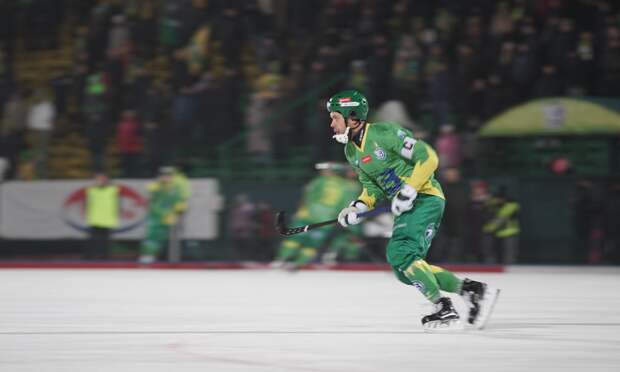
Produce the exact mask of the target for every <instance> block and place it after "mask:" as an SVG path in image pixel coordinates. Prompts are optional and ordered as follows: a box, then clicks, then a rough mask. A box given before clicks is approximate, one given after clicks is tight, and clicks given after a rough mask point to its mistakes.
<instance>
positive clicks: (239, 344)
mask: <svg viewBox="0 0 620 372" xmlns="http://www.w3.org/2000/svg"><path fill="white" fill-rule="evenodd" d="M463 276H468V277H471V278H474V279H479V280H483V281H486V282H488V283H492V284H493V285H495V286H497V287H499V288H501V289H502V293H501V296H500V298H499V301H498V303H497V306H496V309H495V312H494V314H493V316H492V318H491V320H490V322H489V325H488V328H487V329H485V330H482V331H476V330H468V331H466V332H463V333H457V334H427V333H424V332H422V330H421V327H420V318H421V316H422V315H424V313H425V312H427V311H429V310H430V307H429V306H427V305H425V303H426V301H425V300H424V298H423V297H422V296H421V295H420V294H419V293H418V292H417V291H416V289H415V288H413V287H408V286H405V285H402V284H401V283H400V282H398V281H397V280H396V279H395V278H394V277H393V276H392V275H391V274H389V273H386V272H313V271H302V272H299V273H296V274H291V273H286V272H274V271H266V270H263V271H261V270H245V271H243V270H231V271H224V270H179V271H176V270H0V283H1V284H0V371H2V372H4V371H10V372H13V371H33V372H34V371H36V372H41V371H86V372H94V371H114V372H123V371H149V372H156V371H201V372H203V371H216V372H219V371H248V372H253V371H293V372H294V371H324V372H331V371H333V372H336V371H347V372H349V371H351V372H353V371H355V372H357V371H415V372H422V371H454V372H468V371H472V372H480V371H494V372H495V371H497V372H499V371H520V372H523V371H525V372H531V371H563V372H566V371H588V372H594V371H615V372H617V371H620V269H618V268H590V269H588V268H547V267H521V268H514V269H511V270H510V271H509V272H508V273H502V274H480V273H472V274H467V275H465V274H463Z"/></svg>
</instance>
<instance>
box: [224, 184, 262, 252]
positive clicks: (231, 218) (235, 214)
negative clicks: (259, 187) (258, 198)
mask: <svg viewBox="0 0 620 372" xmlns="http://www.w3.org/2000/svg"><path fill="white" fill-rule="evenodd" d="M255 213H256V205H255V204H254V203H253V202H252V201H251V200H250V198H249V196H248V195H247V194H238V195H236V196H235V198H234V199H233V203H232V205H231V207H230V213H229V215H228V224H227V225H228V237H229V238H230V239H231V240H232V242H233V247H234V250H235V251H234V252H235V253H234V254H235V256H236V258H237V259H248V257H252V256H253V255H254V251H255V249H256V244H255V239H256V227H257V225H256V218H255Z"/></svg>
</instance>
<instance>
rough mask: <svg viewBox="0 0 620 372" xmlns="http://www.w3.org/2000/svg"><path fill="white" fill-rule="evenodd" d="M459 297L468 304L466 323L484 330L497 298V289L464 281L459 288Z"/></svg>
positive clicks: (479, 283) (473, 281)
mask: <svg viewBox="0 0 620 372" xmlns="http://www.w3.org/2000/svg"><path fill="white" fill-rule="evenodd" d="M461 296H463V298H464V299H465V302H467V303H468V304H469V315H468V317H467V322H468V323H469V324H471V325H473V326H474V327H476V328H478V329H482V328H484V326H485V325H486V323H487V321H488V320H489V317H490V315H491V313H492V312H493V307H494V306H495V302H496V301H497V297H498V296H499V289H496V288H491V287H489V286H488V285H486V284H484V283H481V282H477V281H475V280H470V279H465V280H463V285H462V286H461Z"/></svg>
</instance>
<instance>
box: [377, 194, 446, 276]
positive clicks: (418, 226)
mask: <svg viewBox="0 0 620 372" xmlns="http://www.w3.org/2000/svg"><path fill="white" fill-rule="evenodd" d="M445 204H446V202H445V200H443V199H442V198H440V197H437V196H433V195H426V194H420V195H418V197H417V199H416V200H415V204H414V206H413V209H411V210H410V211H407V212H405V213H403V214H401V215H400V216H398V217H396V218H394V229H393V231H392V239H390V241H389V242H388V245H387V249H386V256H387V261H388V263H389V264H390V265H391V266H392V269H393V270H394V273H395V274H396V276H397V277H398V279H399V280H401V281H402V282H404V283H406V284H410V281H409V280H407V279H406V278H405V277H404V275H403V274H402V271H403V270H405V269H406V268H407V267H409V265H411V263H412V262H413V261H416V260H424V259H425V258H426V254H427V253H428V249H429V248H430V246H431V242H432V241H433V238H434V237H435V235H436V234H437V230H438V229H439V225H440V224H441V218H442V216H443V210H444V206H445Z"/></svg>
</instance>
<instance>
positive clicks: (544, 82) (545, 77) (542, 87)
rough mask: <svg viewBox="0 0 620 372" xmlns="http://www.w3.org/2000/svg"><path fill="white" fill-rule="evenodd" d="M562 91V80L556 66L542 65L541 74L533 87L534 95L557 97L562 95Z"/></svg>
mask: <svg viewBox="0 0 620 372" xmlns="http://www.w3.org/2000/svg"><path fill="white" fill-rule="evenodd" d="M562 93H563V87H562V80H561V79H560V78H559V76H558V72H557V68H556V67H555V66H554V65H544V66H543V67H542V76H541V77H540V79H538V82H537V83H536V86H535V87H534V96H535V97H557V96H560V95H562Z"/></svg>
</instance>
